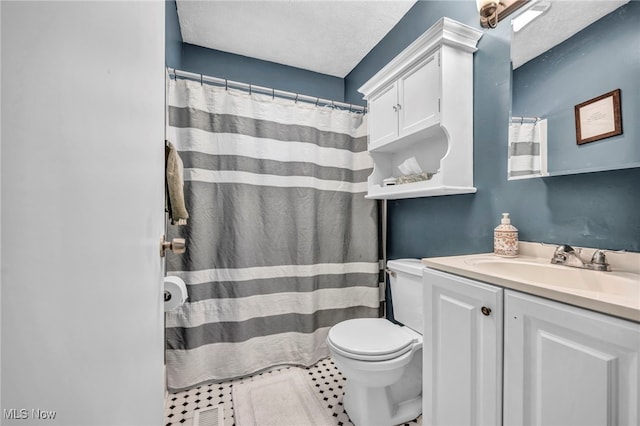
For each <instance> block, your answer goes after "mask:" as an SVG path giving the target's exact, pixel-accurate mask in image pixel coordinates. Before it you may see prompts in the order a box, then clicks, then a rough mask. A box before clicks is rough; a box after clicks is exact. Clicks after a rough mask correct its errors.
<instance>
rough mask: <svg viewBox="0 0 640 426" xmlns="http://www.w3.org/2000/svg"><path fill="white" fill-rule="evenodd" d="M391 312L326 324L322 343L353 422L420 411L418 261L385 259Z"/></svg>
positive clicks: (385, 423)
mask: <svg viewBox="0 0 640 426" xmlns="http://www.w3.org/2000/svg"><path fill="white" fill-rule="evenodd" d="M387 267H388V269H389V270H390V271H391V272H390V289H391V295H392V301H393V308H394V316H395V319H396V320H397V321H399V322H402V323H403V324H404V325H399V324H395V323H392V322H391V321H388V320H386V319H382V318H359V319H351V320H347V321H343V322H341V323H338V324H336V325H334V326H333V327H331V329H330V330H329V334H328V336H327V345H328V346H329V350H330V352H331V356H332V358H333V360H334V362H335V364H336V366H337V367H338V370H340V372H341V373H342V375H343V376H344V377H345V378H346V382H347V385H346V388H345V394H344V399H343V404H344V408H345V411H346V412H347V414H348V415H349V418H350V419H351V421H352V422H353V423H354V424H355V425H356V426H361V425H362V426H364V425H366V426H377V425H380V426H391V425H397V424H400V423H403V422H406V421H409V420H412V419H415V418H416V417H418V416H419V415H420V413H421V412H422V331H423V324H422V318H423V315H422V264H421V263H420V261H419V260H417V259H402V260H394V261H389V262H388V263H387Z"/></svg>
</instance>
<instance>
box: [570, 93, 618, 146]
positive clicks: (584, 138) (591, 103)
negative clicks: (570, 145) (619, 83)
mask: <svg viewBox="0 0 640 426" xmlns="http://www.w3.org/2000/svg"><path fill="white" fill-rule="evenodd" d="M574 109H575V114H576V142H577V143H578V145H582V144H584V143H588V142H593V141H597V140H600V139H604V138H609V137H611V136H616V135H620V134H622V111H621V107H620V89H616V90H614V91H612V92H609V93H605V94H604V95H602V96H598V97H597V98H593V99H590V100H588V101H586V102H583V103H581V104H578V105H576V106H575V107H574Z"/></svg>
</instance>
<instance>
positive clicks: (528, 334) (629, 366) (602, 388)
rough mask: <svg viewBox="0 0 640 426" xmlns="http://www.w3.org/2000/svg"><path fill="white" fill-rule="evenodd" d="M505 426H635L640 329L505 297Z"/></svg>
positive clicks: (638, 418)
mask: <svg viewBox="0 0 640 426" xmlns="http://www.w3.org/2000/svg"><path fill="white" fill-rule="evenodd" d="M504 361H505V365H504V369H505V371H504V379H505V380H504V387H505V392H504V398H505V401H504V424H505V425H564V426H571V425H576V426H577V425H580V426H586V425H638V424H640V413H639V410H640V404H639V402H638V400H639V398H640V395H639V392H640V366H639V363H640V324H637V323H633V322H631V321H626V320H622V319H618V318H613V317H609V316H607V315H603V314H600V313H596V312H591V311H588V310H585V309H581V308H576V307H573V306H568V305H565V304H562V303H557V302H553V301H549V300H546V299H542V298H539V297H535V296H530V295H525V294H521V293H517V292H514V291H510V290H506V295H505V355H504Z"/></svg>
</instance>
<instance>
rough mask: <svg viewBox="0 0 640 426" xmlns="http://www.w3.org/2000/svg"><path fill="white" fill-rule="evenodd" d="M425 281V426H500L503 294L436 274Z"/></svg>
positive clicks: (429, 271) (427, 273)
mask: <svg viewBox="0 0 640 426" xmlns="http://www.w3.org/2000/svg"><path fill="white" fill-rule="evenodd" d="M423 279H424V284H425V288H424V295H425V296H424V297H425V306H424V313H425V330H424V333H425V334H424V349H423V357H424V360H423V361H424V365H423V371H424V375H423V380H424V382H423V410H422V416H423V422H424V424H426V425H498V424H500V422H501V414H502V405H501V403H502V306H503V304H502V294H503V290H502V289H501V288H498V287H494V286H490V285H487V284H483V283H480V282H477V281H473V280H469V279H466V278H462V277H458V276H455V275H451V274H447V273H444V272H440V271H436V270H432V269H425V271H424V275H423Z"/></svg>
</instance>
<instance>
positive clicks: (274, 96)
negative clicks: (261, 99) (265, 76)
mask: <svg viewBox="0 0 640 426" xmlns="http://www.w3.org/2000/svg"><path fill="white" fill-rule="evenodd" d="M275 98H276V89H271V99H274V100H275Z"/></svg>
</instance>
